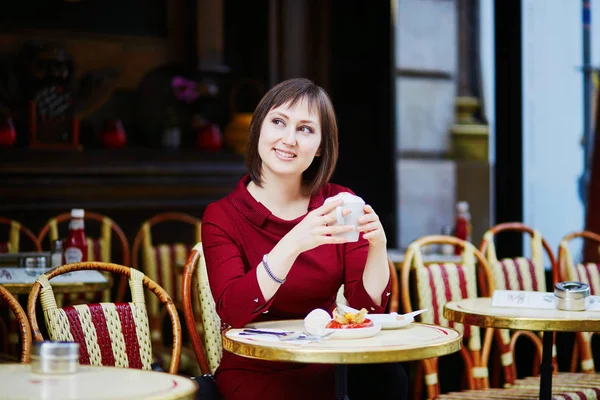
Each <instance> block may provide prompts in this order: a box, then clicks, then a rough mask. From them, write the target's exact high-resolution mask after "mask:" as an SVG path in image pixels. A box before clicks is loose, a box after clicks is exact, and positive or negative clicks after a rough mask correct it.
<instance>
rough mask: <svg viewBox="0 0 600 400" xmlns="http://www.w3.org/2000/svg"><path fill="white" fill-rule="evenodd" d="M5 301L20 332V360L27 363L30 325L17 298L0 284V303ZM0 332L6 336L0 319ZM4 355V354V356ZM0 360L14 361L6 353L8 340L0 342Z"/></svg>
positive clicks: (29, 345) (4, 327) (6, 331)
mask: <svg viewBox="0 0 600 400" xmlns="http://www.w3.org/2000/svg"><path fill="white" fill-rule="evenodd" d="M3 303H7V304H8V307H9V308H10V310H11V311H12V313H13V314H14V316H15V320H16V321H17V323H18V326H19V332H20V333H21V342H20V343H21V357H20V359H19V360H20V362H22V363H28V362H29V356H30V354H31V327H30V326H29V319H27V314H26V313H25V310H23V307H21V305H20V304H19V302H18V300H17V299H16V298H15V297H14V296H13V295H12V294H11V293H10V292H9V291H8V290H6V289H5V288H4V287H3V286H2V285H0V305H3ZM0 333H1V334H2V338H6V337H8V333H9V332H8V330H7V327H6V325H5V324H4V323H2V321H1V320H0ZM5 355H6V356H5ZM0 360H1V361H16V360H13V359H12V358H11V357H10V356H9V355H8V342H7V341H3V342H2V355H0Z"/></svg>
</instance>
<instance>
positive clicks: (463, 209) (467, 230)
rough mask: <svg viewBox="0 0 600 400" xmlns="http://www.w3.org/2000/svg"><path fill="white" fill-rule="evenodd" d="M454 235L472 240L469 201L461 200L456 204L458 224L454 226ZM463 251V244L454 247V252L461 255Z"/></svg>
mask: <svg viewBox="0 0 600 400" xmlns="http://www.w3.org/2000/svg"><path fill="white" fill-rule="evenodd" d="M454 236H455V237H457V238H459V239H462V240H465V241H467V242H470V241H471V213H470V212H469V203H467V202H466V201H459V202H458V203H457V204H456V225H455V226H454ZM461 252H462V247H461V246H455V247H454V254H455V255H457V256H459V255H460V254H461Z"/></svg>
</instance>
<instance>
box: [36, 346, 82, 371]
mask: <svg viewBox="0 0 600 400" xmlns="http://www.w3.org/2000/svg"><path fill="white" fill-rule="evenodd" d="M78 365H79V344H78V343H73V342H49V341H45V342H37V343H34V346H33V351H32V352H31V372H35V373H38V374H72V373H75V372H77V366H78Z"/></svg>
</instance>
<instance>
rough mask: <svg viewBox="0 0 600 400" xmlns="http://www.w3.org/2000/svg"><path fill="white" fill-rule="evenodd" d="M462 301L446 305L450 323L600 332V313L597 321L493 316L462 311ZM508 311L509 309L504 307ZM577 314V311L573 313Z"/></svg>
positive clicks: (445, 314) (504, 327) (522, 328)
mask: <svg viewBox="0 0 600 400" xmlns="http://www.w3.org/2000/svg"><path fill="white" fill-rule="evenodd" d="M477 299H481V300H485V301H489V302H491V301H492V299H491V297H478V298H477ZM465 300H469V301H473V300H474V299H462V300H456V301H451V302H448V303H446V304H445V305H444V318H446V319H447V320H449V321H454V322H460V323H463V324H467V325H474V326H479V327H486V328H498V329H513V330H525V331H535V332H537V331H547V332H597V331H600V312H599V313H598V318H597V319H580V320H574V319H568V318H541V317H537V318H536V317H529V316H510V315H491V314H489V313H485V312H481V311H476V310H460V309H457V308H456V307H457V306H458V305H459V303H460V302H461V301H465ZM502 309H507V307H502ZM571 312H576V311H571Z"/></svg>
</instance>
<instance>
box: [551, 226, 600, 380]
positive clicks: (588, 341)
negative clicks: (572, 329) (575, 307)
mask: <svg viewBox="0 0 600 400" xmlns="http://www.w3.org/2000/svg"><path fill="white" fill-rule="evenodd" d="M577 237H580V238H584V239H588V240H591V241H592V242H595V243H596V244H600V236H599V235H598V234H596V233H593V232H590V231H582V232H574V233H571V234H569V235H567V236H565V237H564V238H563V239H562V240H561V242H560V245H559V251H558V269H559V271H560V278H561V280H563V281H576V282H583V283H587V284H588V285H590V294H591V295H593V296H598V295H600V264H598V263H594V262H579V263H577V264H576V263H575V261H574V259H573V254H572V252H571V250H570V248H569V242H570V241H571V240H572V239H574V238H577ZM599 250H600V248H599ZM594 334H595V333H594V332H577V333H576V334H575V335H576V338H577V343H578V346H579V357H578V358H579V360H580V361H579V364H580V367H581V370H582V371H583V372H589V373H592V372H595V371H596V366H595V362H594V356H593V350H592V337H593V336H594ZM574 356H577V354H574ZM574 361H575V360H574ZM576 365H577V364H576V362H574V363H572V366H571V370H572V371H575V368H576Z"/></svg>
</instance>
